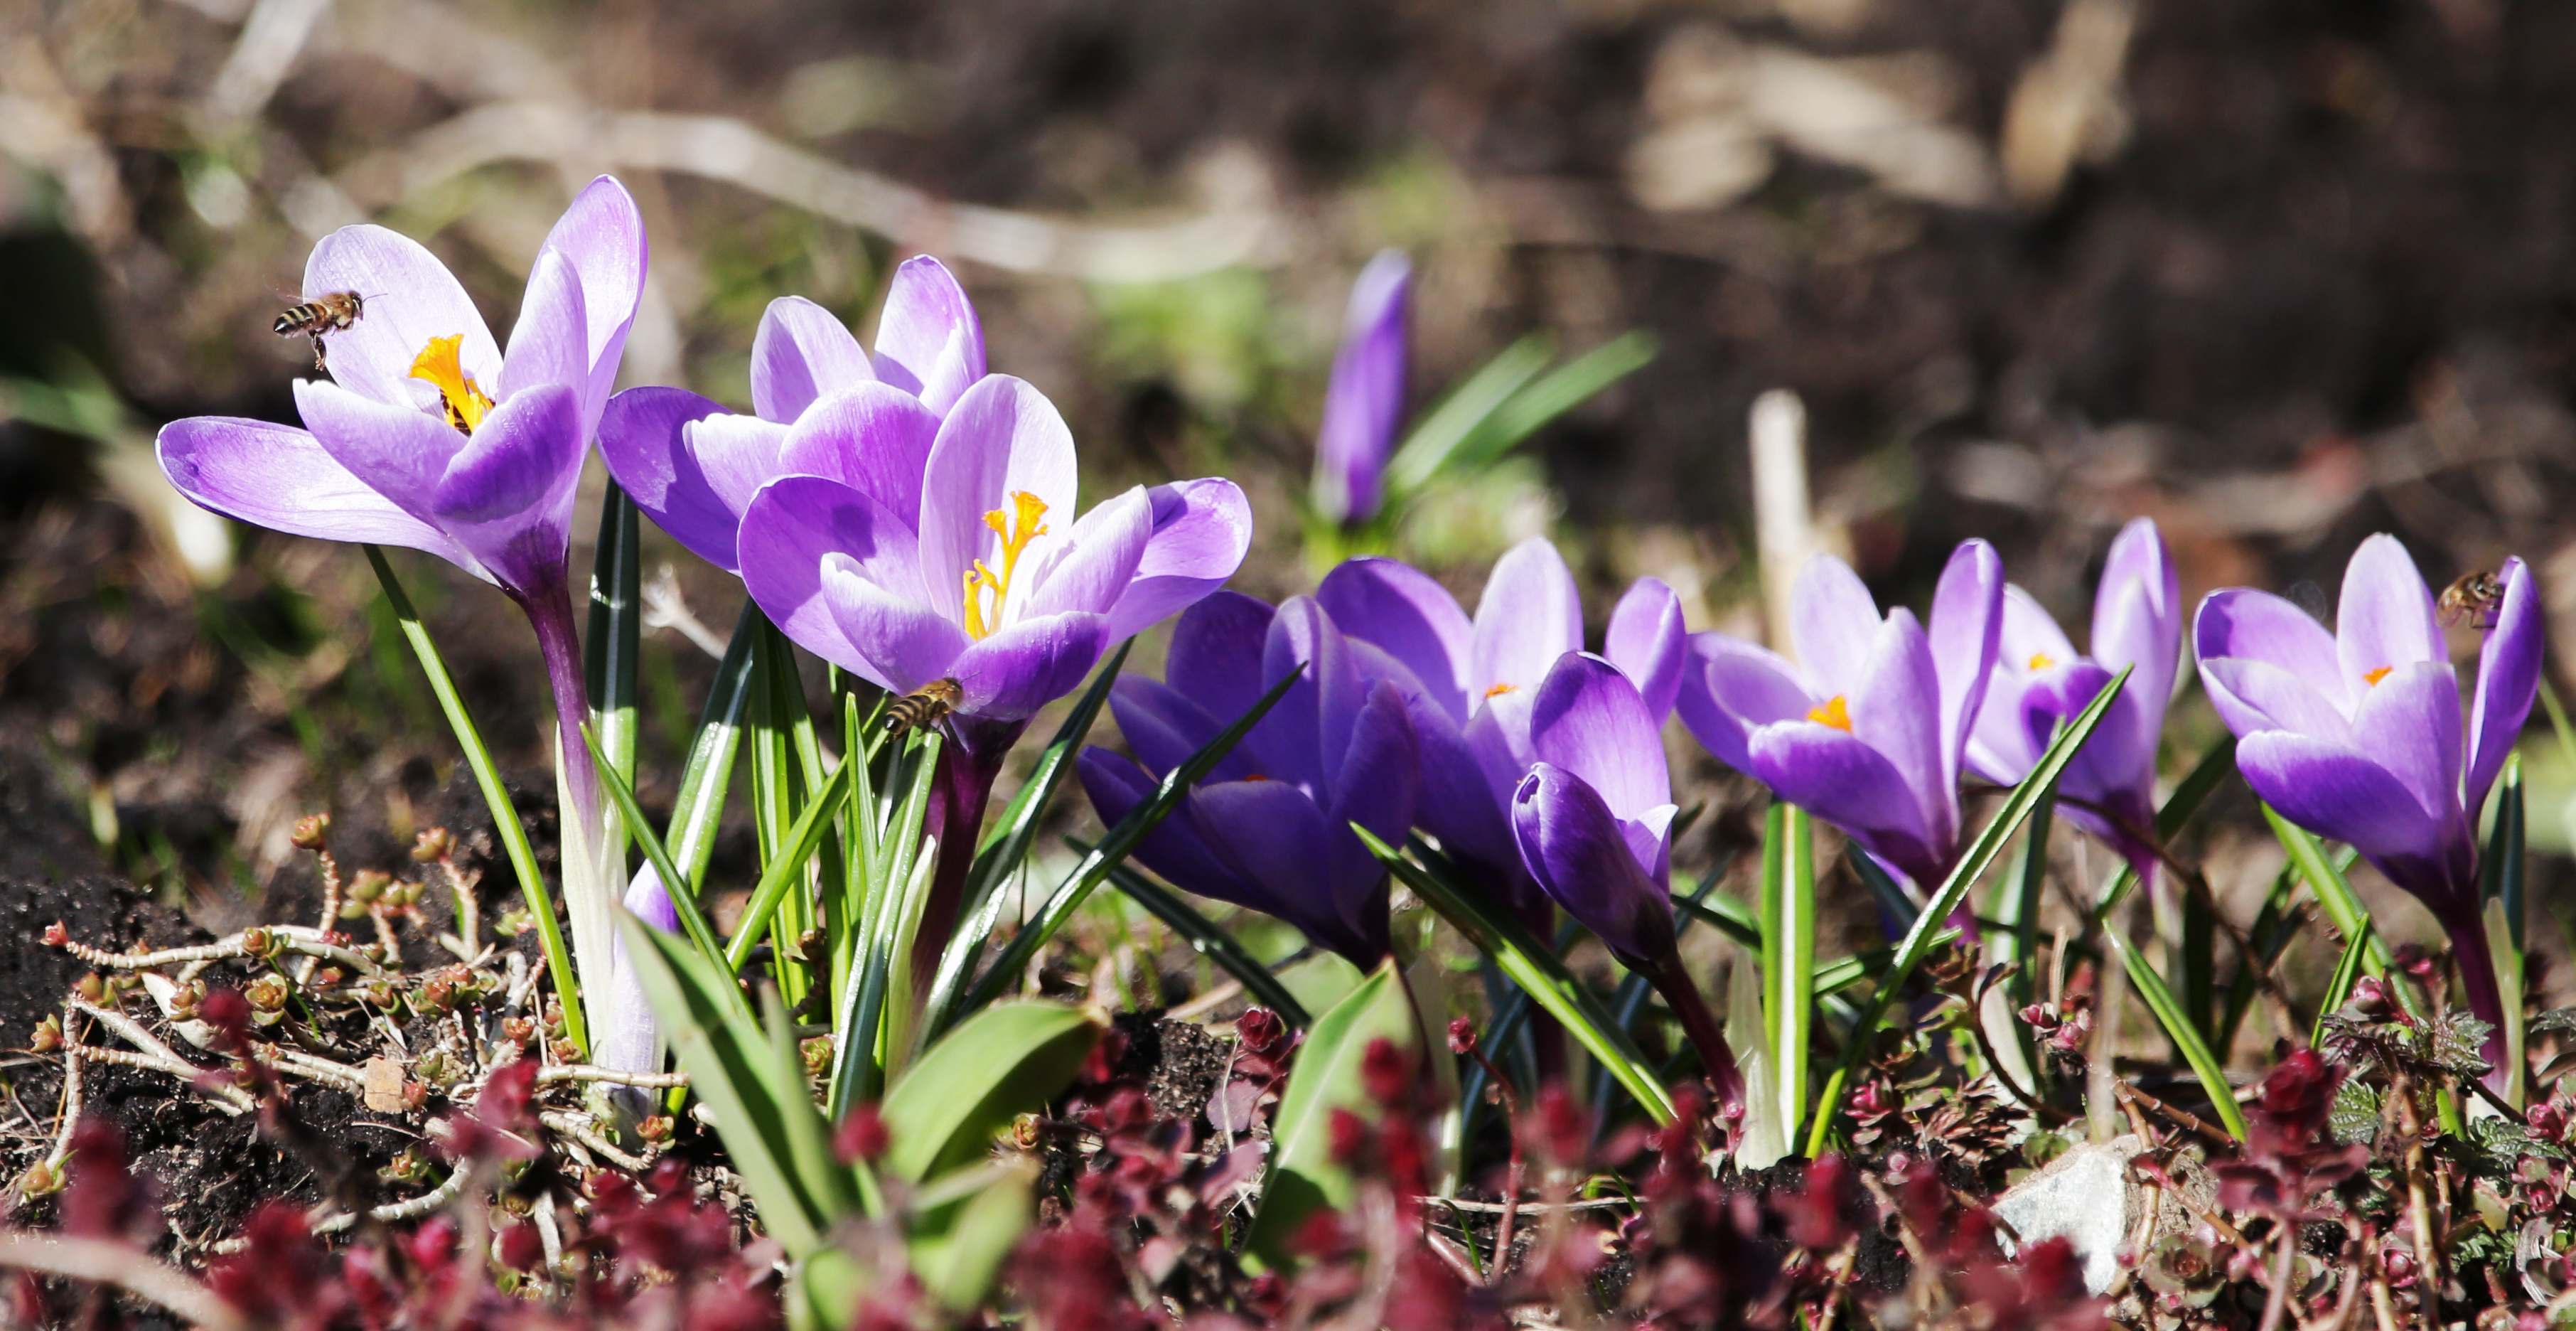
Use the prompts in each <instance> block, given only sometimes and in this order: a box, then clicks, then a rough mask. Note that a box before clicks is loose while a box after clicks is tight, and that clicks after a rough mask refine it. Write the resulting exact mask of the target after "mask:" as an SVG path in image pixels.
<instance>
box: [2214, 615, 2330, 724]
mask: <svg viewBox="0 0 2576 1331" xmlns="http://www.w3.org/2000/svg"><path fill="white" fill-rule="evenodd" d="M2191 636H2192V649H2193V651H2194V652H2196V653H2197V654H2198V655H2199V657H2200V659H2201V662H2202V664H2203V669H2202V671H2201V677H2202V679H2203V681H2204V682H2205V681H2206V680H2207V679H2208V677H2209V671H2208V669H2207V663H2208V662H2210V661H2213V660H2218V659H2222V658H2228V657H2234V658H2238V659H2242V660H2249V661H2262V662H2265V663H2267V664H2269V665H2271V666H2274V667H2276V668H2278V669H2280V670H2283V671H2287V672H2288V673H2289V674H2291V675H2293V676H2295V677H2297V678H2298V679H2300V680H2302V681H2304V682H2305V683H2306V684H2307V686H2308V687H2309V688H2311V689H2314V690H2315V691H2316V692H2317V693H2318V694H2319V695H2321V696H2322V697H2324V699H2325V700H2326V701H2327V702H2328V703H2330V704H2332V705H2333V706H2334V708H2335V710H2337V711H2338V712H2340V711H2344V710H2346V709H2348V708H2349V707H2350V706H2351V704H2352V701H2353V690H2354V689H2355V688H2357V687H2359V686H2360V685H2361V681H2360V680H2359V679H2358V678H2355V679H2353V680H2351V681H2349V682H2347V681H2346V680H2345V679H2344V673H2343V664H2342V661H2341V659H2340V658H2339V657H2338V656H2337V655H2336V648H2335V639H2334V635H2333V634H2331V633H2328V632H2326V628H2325V625H2323V624H2320V623H2318V622H2317V621H2316V620H2315V619H2314V618H2313V617H2311V616H2310V615H2309V614H2308V612H2307V611H2305V610H2301V609H2300V608H2298V607H2297V606H2295V605H2292V604H2290V603H2289V602H2288V601H2285V600H2282V599H2281V598H2280V597H2278V596H2274V595H2273V594H2271V593H2270V592H2258V591H2255V590H2253V589H2251V588H2247V587H2231V588H2228V589H2227V590H2225V591H2216V592H2211V593H2210V594H2209V595H2208V596H2206V597H2203V598H2202V599H2201V602H2200V610H2199V612H2198V613H2197V614H2196V615H2195V616H2194V617H2193V622H2192V635H2191ZM2211 701H2212V702H2214V703H2216V704H2217V706H2218V714H2219V716H2220V717H2222V718H2224V719H2225V720H2226V722H2227V728H2228V729H2230V730H2233V731H2235V732H2236V733H2237V734H2239V735H2244V734H2247V733H2249V732H2252V731H2255V730H2261V729H2265V728H2266V726H2267V723H2266V722H2264V721H2263V720H2262V719H2261V718H2260V717H2259V716H2257V715H2254V714H2252V713H2248V712H2245V711H2243V710H2242V709H2241V708H2237V707H2235V705H2234V704H2233V700H2232V699H2230V698H2227V697H2223V696H2219V695H2218V694H2216V693H2215V691H2213V693H2212V697H2211Z"/></svg>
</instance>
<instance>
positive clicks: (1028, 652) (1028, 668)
mask: <svg viewBox="0 0 2576 1331" xmlns="http://www.w3.org/2000/svg"><path fill="white" fill-rule="evenodd" d="M1108 645H1109V617H1108V616H1107V615H1098V614H1088V613H1082V612H1067V613H1064V614H1058V615H1031V616H1028V617H1026V618H1023V619H1021V620H1019V621H1017V622H1015V623H1012V624H1010V625H1007V626H1005V627H1003V628H1001V629H998V630H996V631H995V632H994V633H993V634H992V636H990V637H988V638H985V639H984V640H982V641H980V642H977V643H975V644H973V645H972V646H969V647H968V648H966V650H964V651H963V652H960V653H958V655H957V661H956V664H955V665H954V666H952V667H951V673H953V674H954V675H955V676H956V679H957V682H958V684H959V685H960V686H961V687H962V688H963V689H964V695H965V696H964V697H962V698H960V699H959V700H958V703H957V710H959V711H961V712H967V713H971V714H973V715H976V716H981V717H987V718H990V719H992V720H996V721H1023V720H1026V719H1028V718H1029V717H1030V716H1031V715H1032V714H1034V713H1035V712H1036V711H1037V710H1038V709H1039V708H1041V707H1044V706H1046V705H1047V704H1048V703H1051V702H1053V701H1055V700H1056V699H1058V698H1061V697H1063V696H1064V695H1066V694H1068V693H1071V692H1073V691H1074V690H1075V689H1077V688H1080V687H1082V680H1083V677H1084V676H1086V675H1088V674H1090V673H1091V667H1092V666H1093V665H1095V664H1097V663H1098V662H1099V660H1100V652H1101V649H1102V648H1104V647H1107V646H1108Z"/></svg>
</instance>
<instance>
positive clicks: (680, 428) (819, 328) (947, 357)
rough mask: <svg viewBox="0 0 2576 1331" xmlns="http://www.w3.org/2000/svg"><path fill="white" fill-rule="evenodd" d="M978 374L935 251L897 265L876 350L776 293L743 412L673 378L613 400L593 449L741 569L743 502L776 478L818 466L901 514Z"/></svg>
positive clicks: (916, 494) (675, 531)
mask: <svg viewBox="0 0 2576 1331" xmlns="http://www.w3.org/2000/svg"><path fill="white" fill-rule="evenodd" d="M983 377H984V329H983V325H982V323H981V322H980V321H978V320H977V318H976V316H975V307H974V305H973V304H972V303H971V302H969V301H968V300H967V298H966V292H965V289H964V288H963V287H960V286H959V285H958V284H957V279H956V277H955V275H953V274H951V273H950V272H949V271H948V269H947V268H946V267H945V266H943V265H942V264H941V263H940V262H939V261H938V260H937V259H934V258H931V257H929V256H927V255H923V256H919V257H916V258H912V259H907V260H905V261H904V262H903V264H902V265H901V266H900V267H898V268H897V269H896V270H895V275H894V281H893V283H892V284H891V285H890V287H889V289H888V290H887V292H886V300H885V309H884V311H883V313H882V314H880V315H879V316H878V319H877V344H876V352H875V354H874V355H873V356H871V355H870V354H869V353H868V352H867V351H866V350H864V349H862V348H861V347H860V346H859V341H858V339H857V338H855V337H852V336H851V335H850V331H849V330H848V329H846V328H844V327H842V326H841V322H840V320H838V319H835V318H833V317H832V315H831V314H830V312H828V311H826V310H824V309H823V308H822V307H821V306H819V305H816V304H814V303H813V302H812V301H809V300H806V299H805V298H803V297H801V296H782V297H780V298H779V299H777V300H774V301H771V302H770V304H769V309H768V312H767V313H765V314H763V315H762V316H761V320H760V331H759V333H758V334H757V335H756V336H755V337H754V338H753V340H752V351H751V402H752V414H750V415H740V414H737V413H734V412H730V411H727V410H726V409H725V408H724V407H723V406H722V405H721V404H719V403H717V402H715V401H714V400H713V399H710V398H705V397H701V396H699V395H698V394H696V393H692V392H689V391H687V390H685V389H679V388H631V389H628V390H627V391H625V392H623V393H620V394H618V395H617V396H616V397H615V398H613V399H611V400H610V401H609V404H608V411H607V415H606V417H605V418H604V419H603V420H602V421H601V422H600V428H599V451H600V455H601V457H602V458H604V459H605V460H606V461H607V463H608V471H609V474H610V475H612V476H614V477H616V478H617V483H618V484H619V485H621V486H623V487H625V490H626V492H627V493H628V494H629V495H632V496H633V497H634V499H635V503H636V506H637V507H638V508H641V509H642V510H643V511H644V513H645V514H646V515H647V516H649V517H651V518H652V519H653V522H654V524H655V525H657V526H659V527H660V528H661V529H662V530H664V531H666V532H669V533H670V534H671V536H672V538H673V539H675V540H677V541H679V542H680V544H682V545H684V546H687V547H688V548H689V550H690V551H691V552H692V553H694V554H696V555H698V556H699V557H700V558H702V559H705V560H706V561H707V562H708V563H711V564H714V565H715V566H716V567H718V568H721V569H724V570H726V571H727V572H733V573H739V572H740V571H741V562H740V559H739V556H738V555H737V553H736V550H735V544H736V538H737V536H738V535H739V533H740V531H741V528H742V519H743V512H744V510H745V509H746V508H748V507H749V506H750V503H751V497H752V496H753V495H754V494H756V493H758V492H759V490H760V487H761V486H763V485H766V484H768V483H769V482H771V481H773V480H776V479H777V478H779V477H781V476H825V477H830V478H832V479H834V480H837V481H840V482H841V483H843V484H844V485H848V486H851V487H854V488H856V489H859V490H862V491H865V492H867V493H869V494H871V495H873V496H875V497H877V498H878V499H879V501H880V502H882V503H884V504H886V505H887V506H888V507H889V508H891V509H893V510H894V511H895V512H896V513H897V514H901V515H904V516H906V517H907V518H908V517H909V516H910V515H912V514H913V513H914V512H916V511H917V510H918V509H919V507H920V499H921V483H922V477H923V474H924V471H925V469H926V467H927V465H928V461H929V457H930V449H931V445H932V443H933V442H934V441H935V440H936V439H937V437H938V434H939V425H940V422H941V421H942V420H943V419H944V418H945V417H946V416H947V415H948V413H949V412H950V411H951V410H952V409H953V408H955V407H956V405H957V402H958V400H959V399H960V398H961V397H963V396H964V395H965V393H966V391H967V390H968V389H969V388H971V387H973V386H974V384H975V382H976V381H977V380H980V379H982V378H983Z"/></svg>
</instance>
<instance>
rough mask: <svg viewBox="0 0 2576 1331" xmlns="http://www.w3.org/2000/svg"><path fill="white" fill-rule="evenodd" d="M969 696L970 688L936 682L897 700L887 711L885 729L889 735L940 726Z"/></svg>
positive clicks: (948, 682) (953, 682)
mask: <svg viewBox="0 0 2576 1331" xmlns="http://www.w3.org/2000/svg"><path fill="white" fill-rule="evenodd" d="M965 696H966V688H965V686H964V685H962V684H959V683H958V682H957V681H956V680H953V679H934V680H932V681H930V682H929V683H927V684H924V685H922V686H921V687H920V688H917V689H914V690H913V691H912V692H910V693H907V694H905V695H903V696H902V697H900V698H897V699H895V700H894V703H893V704H892V705H891V706H889V707H887V708H886V715H885V728H886V733H888V734H901V733H902V732H904V731H907V730H918V729H921V728H922V727H925V726H930V725H934V724H937V722H938V720H939V718H941V717H943V716H946V715H948V713H949V711H950V710H951V709H953V708H955V707H956V706H957V700H958V699H960V698H963V697H965Z"/></svg>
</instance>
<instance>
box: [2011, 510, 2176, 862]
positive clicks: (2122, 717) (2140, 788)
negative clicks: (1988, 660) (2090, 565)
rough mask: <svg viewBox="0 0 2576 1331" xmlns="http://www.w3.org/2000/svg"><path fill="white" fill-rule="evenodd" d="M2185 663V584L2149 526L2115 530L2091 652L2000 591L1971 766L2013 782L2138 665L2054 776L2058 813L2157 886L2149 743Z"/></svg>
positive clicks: (2029, 602) (2041, 613)
mask: <svg viewBox="0 0 2576 1331" xmlns="http://www.w3.org/2000/svg"><path fill="white" fill-rule="evenodd" d="M2181 661H2182V585H2181V583H2180V581H2179V580H2178V579H2177V577H2176V575H2175V573H2174V565H2173V560H2172V558H2171V557H2170V556H2168V555H2167V554H2166V552H2165V543H2164V537H2163V536H2162V535H2160V534H2159V533H2158V532H2157V531H2156V524H2155V522H2154V520H2153V519H2150V518H2139V519H2137V520H2135V521H2133V522H2131V523H2130V524H2129V525H2128V526H2126V527H2123V528H2121V529H2120V534H2119V536H2118V537H2117V538H2115V539H2114V540H2113V541H2112V542H2111V555H2110V558H2109V559H2108V560H2107V561H2106V562H2105V563H2104V564H2103V567H2102V583H2101V587H2100V589H2099V590H2098V591H2097V592H2096V593H2095V594H2094V598H2093V655H2091V656H2081V655H2078V654H2077V653H2076V651H2075V647H2074V645H2073V644H2072V643H2069V642H2068V641H2067V640H2066V634H2065V633H2064V632H2062V631H2061V630H2059V628H2058V627H2057V621H2056V620H2054V619H2051V618H2049V616H2048V612H2047V611H2046V610H2043V609H2041V608H2040V606H2039V602H2037V601H2035V600H2033V599H2031V596H2030V594H2029V593H2028V592H2025V591H2023V590H2022V589H2021V588H2019V587H2007V588H2005V589H2004V626H2003V638H2002V646H2001V649H2000V650H1999V651H1998V652H1997V653H1996V657H1995V673H1994V679H1993V681H1992V682H1991V683H1989V684H1988V685H1987V686H1986V700H1985V704H1984V706H1983V707H1982V708H1981V709H1980V710H1979V711H1978V713H1977V725H1976V729H1975V730H1974V731H1972V732H1971V733H1970V735H1969V737H1968V767H1969V769H1970V770H1971V771H1974V772H1975V773H1976V774H1977V775H1979V776H1982V777H1984V778H1986V779H1987V780H1989V781H1994V782H1998V783H2000V784H2003V785H2007V786H2011V785H2019V784H2020V783H2021V781H2022V778H2024V777H2027V776H2029V775H2030V772H2031V769H2032V768H2033V767H2036V766H2038V765H2039V758H2040V755H2041V754H2043V753H2045V752H2047V751H2048V745H2049V742H2050V741H2051V740H2053V739H2054V738H2056V732H2057V728H2058V727H2059V726H2060V725H2063V724H2065V723H2066V722H2069V721H2072V720H2074V719H2075V718H2076V717H2077V716H2078V715H2079V714H2081V713H2082V712H2083V710H2084V709H2085V708H2086V707H2089V706H2091V705H2092V703H2093V699H2094V697H2095V696H2096V695H2098V694H2100V693H2101V691H2102V689H2103V687H2104V686H2105V685H2107V684H2109V683H2110V682H2111V680H2112V677H2113V676H2116V675H2117V674H2119V673H2120V671H2122V670H2123V669H2127V668H2129V667H2132V666H2134V667H2136V671H2135V673H2133V674H2131V675H2130V676H2129V682H2128V684H2127V686H2125V687H2124V688H2122V689H2121V690H2120V696H2119V697H2117V698H2115V699H2113V700H2112V701H2111V711H2110V713H2109V714H2108V715H2106V716H2104V717H2103V718H2102V724H2101V726H2100V728H2098V729H2096V730H2095V731H2094V732H2093V735H2092V737H2091V738H2090V739H2088V740H2086V741H2085V743H2084V747H2083V748H2081V749H2079V750H2077V751H2076V754H2075V757H2074V759H2073V760H2072V761H2071V762H2069V763H2068V764H2067V766H2066V770H2065V772H2064V774H2062V775H2060V776H2059V777H2058V778H2057V794H2058V810H2059V812H2061V813H2063V814H2064V815H2065V816H2066V818H2067V819H2068V820H2069V821H2070V822H2073V823H2074V824H2075V825H2077V826H2078V827H2081V828H2083V829H2084V830H2085V831H2088V832H2091V833H2092V834H2093V835H2095V836H2097V837H2100V838H2101V839H2102V841H2103V842H2104V843H2105V844H2106V845H2109V846H2111V847H2112V848H2113V849H2115V850H2117V851H2119V852H2120V854H2121V855H2122V856H2123V857H2124V858H2126V859H2127V860H2128V861H2129V863H2130V865H2131V867H2133V868H2135V869H2136V870H2137V873H2138V878H2139V880H2140V881H2142V882H2144V883H2146V884H2147V885H2148V886H2149V887H2151V888H2152V887H2153V886H2154V884H2155V882H2156V845H2155V842H2154V841H2153V839H2152V838H2153V835H2154V831H2155V816H2156V802H2155V801H2156V741H2157V738H2158V736H2160V735H2161V734H2162V733H2163V731H2164V723H2165V702H2166V700H2167V699H2168V698H2170V697H2172V696H2173V685H2174V673H2175V672H2176V671H2177V670H2178V669H2180V668H2181Z"/></svg>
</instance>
